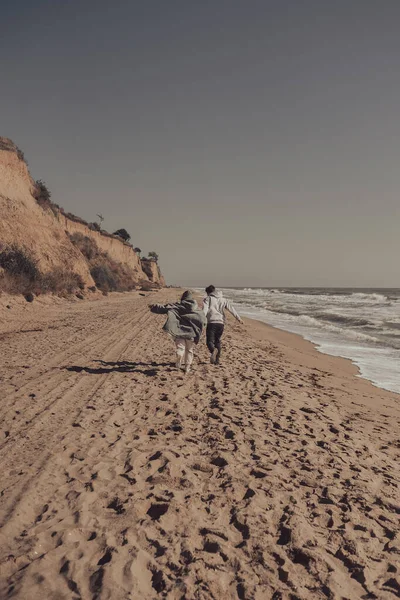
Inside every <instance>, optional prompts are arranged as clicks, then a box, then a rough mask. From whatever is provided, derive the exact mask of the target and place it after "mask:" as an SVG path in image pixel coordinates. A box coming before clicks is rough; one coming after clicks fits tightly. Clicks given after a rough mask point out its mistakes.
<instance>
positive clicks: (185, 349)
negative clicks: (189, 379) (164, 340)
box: [175, 338, 194, 369]
mask: <svg viewBox="0 0 400 600" xmlns="http://www.w3.org/2000/svg"><path fill="white" fill-rule="evenodd" d="M175 345H176V354H177V359H176V366H177V367H178V369H180V368H181V367H184V366H185V367H186V368H187V369H188V368H189V367H190V365H191V364H192V362H193V355H194V341H193V340H186V339H184V338H175Z"/></svg>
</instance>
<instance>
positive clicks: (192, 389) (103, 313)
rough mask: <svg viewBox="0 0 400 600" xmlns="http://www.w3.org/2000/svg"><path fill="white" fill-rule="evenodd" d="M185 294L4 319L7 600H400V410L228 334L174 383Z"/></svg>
mask: <svg viewBox="0 0 400 600" xmlns="http://www.w3.org/2000/svg"><path fill="white" fill-rule="evenodd" d="M177 295H178V291H177V290H164V291H160V292H154V293H150V294H146V295H145V296H144V295H140V294H139V293H138V292H132V293H126V294H115V295H110V296H109V297H105V298H103V299H100V300H97V301H92V302H89V301H88V302H82V301H77V302H75V303H69V302H66V301H61V300H60V301H59V302H58V304H57V305H55V304H50V303H49V304H48V305H45V304H43V305H41V304H40V301H35V302H34V303H33V304H31V305H30V304H27V303H25V304H21V305H18V304H17V303H15V304H14V305H13V304H12V303H11V308H7V307H6V305H5V304H4V303H3V304H2V305H1V307H0V356H1V362H0V390H1V407H0V411H1V428H0V453H1V455H0V461H1V462H0V466H1V483H0V495H1V504H0V527H1V529H0V563H1V581H0V598H1V599H6V598H18V599H21V600H28V599H29V600H47V599H48V600H78V599H82V600H107V599H109V600H128V599H131V600H136V599H141V600H142V599H143V600H147V599H156V598H168V599H171V600H183V599H186V600H191V599H199V600H200V599H201V600H208V599H218V600H219V599H221V600H222V599H223V600H225V599H231V598H232V599H236V598H238V599H240V600H242V599H246V600H253V599H254V600H300V599H301V600H309V599H312V600H314V599H315V600H318V599H338V600H339V599H341V600H345V599H346V600H353V599H359V598H363V599H370V598H371V599H372V598H375V599H382V600H393V599H394V598H396V597H400V524H399V515H400V488H399V455H400V429H399V421H400V397H399V396H397V395H396V394H394V393H389V392H385V391H383V390H381V389H379V388H377V387H374V386H373V385H372V384H370V383H369V382H368V381H366V380H363V379H361V378H359V377H357V376H356V375H357V369H356V368H355V367H354V366H353V365H352V364H351V363H350V362H348V361H346V360H344V359H338V358H333V357H330V356H327V355H322V354H320V353H318V352H317V351H316V350H315V349H314V347H313V346H312V344H310V343H308V342H305V341H304V340H302V339H301V338H300V337H297V336H295V335H292V334H287V333H284V332H281V331H279V330H277V329H273V328H270V327H268V326H266V325H264V324H262V323H259V322H256V321H250V320H246V323H245V327H241V326H240V325H239V324H237V323H236V322H234V321H233V319H230V318H229V319H228V324H227V327H226V333H225V335H224V338H223V340H224V351H223V356H222V364H221V365H220V366H213V365H210V363H209V356H208V352H207V349H206V347H205V342H204V337H203V338H202V341H201V343H200V344H199V346H198V348H197V350H196V358H195V362H194V368H193V372H192V373H191V374H190V375H188V376H185V375H184V374H182V373H180V372H178V371H177V370H176V368H175V367H174V366H173V361H174V359H175V356H174V348H173V344H172V342H171V339H170V338H168V336H166V335H165V334H164V333H163V332H162V329H161V328H162V324H163V323H164V317H163V316H156V315H152V314H151V313H150V312H149V310H148V304H149V303H150V302H154V301H157V302H159V301H167V300H171V299H175V298H176V296H177Z"/></svg>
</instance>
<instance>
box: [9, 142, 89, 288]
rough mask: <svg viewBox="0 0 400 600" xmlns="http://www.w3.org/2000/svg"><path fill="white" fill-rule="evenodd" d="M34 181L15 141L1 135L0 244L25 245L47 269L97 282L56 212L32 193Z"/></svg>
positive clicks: (26, 249)
mask: <svg viewBox="0 0 400 600" xmlns="http://www.w3.org/2000/svg"><path fill="white" fill-rule="evenodd" d="M33 188H34V182H33V181H32V178H31V176H30V175H29V171H28V167H27V166H26V163H25V162H24V160H22V159H21V158H20V157H19V156H18V151H17V149H16V147H15V146H14V144H13V143H12V142H11V141H10V140H7V139H5V138H0V244H2V245H15V246H18V247H19V248H23V249H24V250H25V251H27V253H28V254H29V255H31V256H34V257H35V258H36V259H37V262H38V267H39V269H40V270H41V271H42V272H44V273H46V272H50V271H52V270H54V269H65V268H66V265H67V266H68V269H69V270H70V271H73V272H74V273H77V274H78V275H80V276H81V278H82V280H83V282H84V283H85V285H87V286H92V285H94V281H93V279H92V277H91V275H90V272H89V268H88V265H87V264H86V261H85V260H84V258H83V256H82V254H81V253H80V252H79V250H77V248H75V247H74V246H73V244H72V243H71V242H70V240H69V238H68V236H67V235H66V233H65V231H64V229H63V227H62V225H61V223H59V222H58V221H57V219H56V218H55V216H54V215H53V213H51V212H47V211H44V210H43V209H42V208H41V207H40V206H39V205H38V204H37V202H36V200H35V199H34V197H33V196H32V191H33Z"/></svg>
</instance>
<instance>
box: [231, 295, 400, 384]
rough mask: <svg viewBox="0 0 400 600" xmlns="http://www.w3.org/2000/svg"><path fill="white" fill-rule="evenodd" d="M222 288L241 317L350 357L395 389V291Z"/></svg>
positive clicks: (398, 365) (398, 336)
mask: <svg viewBox="0 0 400 600" xmlns="http://www.w3.org/2000/svg"><path fill="white" fill-rule="evenodd" d="M221 289H222V291H223V293H224V295H225V297H226V298H229V299H230V300H232V301H233V302H234V303H235V305H236V307H237V310H238V312H239V313H240V314H241V315H243V316H245V317H251V318H253V319H258V320H260V321H264V322H265V323H268V324H269V325H273V326H274V327H278V328H280V329H284V330H285V331H290V332H292V333H297V334H299V335H301V336H302V337H303V338H305V339H306V340H310V341H311V342H314V343H315V344H316V346H317V348H318V350H319V351H320V352H324V353H325V354H331V355H333V356H342V357H344V358H349V359H351V360H352V361H353V362H354V363H355V364H356V365H357V366H358V367H359V369H360V374H361V376H362V377H365V378H366V379H369V380H370V381H372V382H373V383H374V384H375V385H377V386H379V387H381V388H384V389H386V390H390V391H393V392H399V393H400V289H343V288H336V289H333V288H273V289H272V288H221Z"/></svg>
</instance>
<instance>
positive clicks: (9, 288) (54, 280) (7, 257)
mask: <svg viewBox="0 0 400 600" xmlns="http://www.w3.org/2000/svg"><path fill="white" fill-rule="evenodd" d="M0 268H1V270H2V276H1V277H0V289H1V290H2V291H4V292H8V293H10V294H23V295H27V294H32V293H34V294H37V295H38V294H46V293H50V292H51V293H54V294H58V295H60V294H65V293H66V294H70V293H73V292H74V291H75V290H77V289H83V288H84V287H85V286H84V283H83V280H82V278H81V277H80V275H78V274H77V273H74V272H73V271H70V270H68V269H61V268H57V269H54V270H53V271H50V272H47V273H41V272H40V270H39V268H38V265H37V261H36V259H35V258H34V257H33V256H31V255H30V254H29V253H28V251H27V250H25V249H23V248H20V247H18V246H16V245H14V246H9V247H2V248H0Z"/></svg>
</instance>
